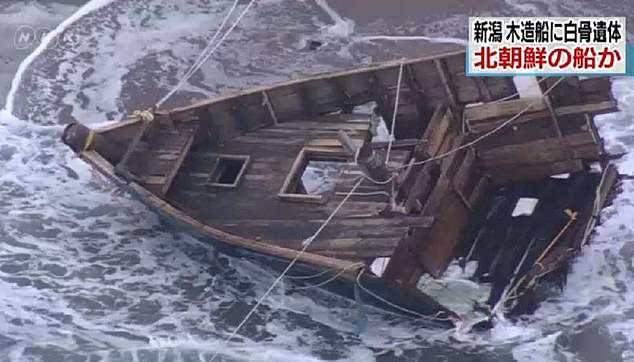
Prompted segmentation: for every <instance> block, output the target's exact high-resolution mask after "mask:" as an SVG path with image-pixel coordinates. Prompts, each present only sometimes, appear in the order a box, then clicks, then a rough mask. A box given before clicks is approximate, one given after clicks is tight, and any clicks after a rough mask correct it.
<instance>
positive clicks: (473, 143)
mask: <svg viewBox="0 0 634 362" xmlns="http://www.w3.org/2000/svg"><path fill="white" fill-rule="evenodd" d="M563 80H564V78H563V77H561V78H559V79H558V80H557V81H556V82H555V83H553V85H552V86H550V87H549V88H548V89H547V90H546V91H544V94H543V95H542V97H541V98H538V99H536V100H535V101H533V102H531V103H530V104H529V105H528V106H526V107H525V108H524V109H522V110H521V111H519V112H518V113H517V114H516V115H514V116H513V117H511V118H509V119H508V120H506V121H504V122H503V123H501V124H500V125H499V126H497V127H495V128H494V129H492V130H491V131H489V132H487V133H485V134H483V135H482V136H480V137H478V138H476V139H474V140H473V141H471V142H469V143H465V144H464V145H462V146H460V147H456V148H454V149H452V150H449V151H447V152H445V153H442V154H440V155H438V156H434V157H430V158H428V159H425V160H422V161H417V162H414V163H413V165H423V164H425V163H427V162H431V161H435V160H439V159H442V158H445V157H447V156H449V155H451V154H454V153H456V152H458V151H460V150H463V149H465V148H468V147H471V146H473V145H475V144H476V143H478V142H480V141H482V140H484V139H485V138H488V137H490V136H492V135H493V134H495V133H497V132H498V131H500V130H501V129H502V128H504V127H506V126H507V125H509V124H510V123H511V122H513V121H514V120H516V119H518V118H519V117H521V116H522V115H523V114H524V113H526V112H527V111H528V110H529V109H530V108H531V107H533V106H534V105H536V104H537V103H538V102H540V101H541V100H542V98H544V97H545V96H546V95H548V93H550V92H551V91H552V90H553V89H554V88H555V87H556V86H557V85H558V84H559V83H561V81H563ZM406 167H409V165H404V166H399V167H397V168H396V169H397V170H399V169H403V168H406Z"/></svg>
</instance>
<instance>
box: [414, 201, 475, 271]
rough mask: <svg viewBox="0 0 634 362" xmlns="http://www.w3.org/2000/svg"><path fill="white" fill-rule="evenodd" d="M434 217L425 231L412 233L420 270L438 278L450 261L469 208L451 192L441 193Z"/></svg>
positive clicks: (464, 224) (465, 222)
mask: <svg viewBox="0 0 634 362" xmlns="http://www.w3.org/2000/svg"><path fill="white" fill-rule="evenodd" d="M435 214H436V215H442V216H439V217H438V218H436V219H435V221H434V224H433V225H432V227H431V229H430V230H429V231H428V232H420V233H418V234H417V233H415V234H414V235H416V236H417V240H416V241H415V245H416V254H417V255H418V259H419V262H420V265H421V266H422V267H423V269H424V270H425V271H426V272H428V273H429V274H431V275H432V276H434V277H436V278H438V277H440V276H442V274H443V272H444V271H445V269H446V268H447V266H448V265H449V263H450V262H451V260H452V259H453V256H454V249H455V248H456V245H457V244H458V241H459V239H460V237H461V235H462V231H463V229H464V227H465V226H466V224H467V220H468V216H469V210H468V209H467V208H466V207H465V206H464V204H463V203H462V201H461V200H460V198H459V197H458V195H457V194H456V193H454V192H445V193H444V194H443V197H442V200H441V202H439V203H438V208H437V210H436V212H435Z"/></svg>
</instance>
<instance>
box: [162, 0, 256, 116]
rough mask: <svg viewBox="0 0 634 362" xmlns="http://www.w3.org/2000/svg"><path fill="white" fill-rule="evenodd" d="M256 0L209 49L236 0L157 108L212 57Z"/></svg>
mask: <svg viewBox="0 0 634 362" xmlns="http://www.w3.org/2000/svg"><path fill="white" fill-rule="evenodd" d="M255 1H256V0H251V1H250V2H249V4H247V6H246V7H245V8H244V10H243V11H242V12H241V13H240V15H238V17H237V18H236V20H235V21H234V22H233V24H232V25H231V27H229V29H228V30H227V32H226V33H225V34H224V35H223V36H222V37H221V38H220V40H218V42H217V43H216V44H215V46H214V47H213V48H211V49H210V50H208V48H209V47H210V46H211V45H212V44H213V42H214V41H215V40H216V38H218V36H219V35H220V32H221V31H222V28H223V27H224V26H225V24H226V22H227V20H228V19H229V17H230V16H231V14H232V13H233V11H234V9H235V8H236V6H237V5H238V2H239V0H235V2H234V3H233V5H232V7H231V9H230V10H229V13H228V14H227V16H226V17H225V18H224V19H223V21H222V23H221V25H220V27H219V28H218V30H217V31H216V34H214V36H213V38H212V40H211V41H210V42H209V44H208V45H207V47H206V48H205V49H204V50H203V52H202V53H201V54H200V55H199V57H198V59H197V60H196V62H194V64H193V65H192V67H191V68H190V70H189V71H188V72H186V73H185V75H184V76H183V78H181V80H180V81H179V82H178V83H177V84H176V86H175V87H174V88H173V89H172V90H171V91H170V92H169V93H167V94H166V95H165V96H164V97H163V98H161V99H160V100H159V101H158V102H157V103H156V109H159V108H160V107H161V106H162V105H163V103H165V101H167V100H168V99H169V98H170V97H171V96H173V95H174V93H176V91H178V89H179V88H180V87H182V86H183V84H185V82H187V81H188V80H189V78H191V77H192V75H194V73H195V72H196V71H197V70H198V69H200V67H201V66H202V65H203V64H204V63H205V62H206V61H207V60H208V59H209V57H211V55H212V54H213V53H214V52H215V51H216V49H218V48H219V47H220V45H222V43H223V42H224V41H225V39H226V38H227V37H228V36H229V34H231V32H232V31H233V29H235V27H236V26H238V23H240V21H241V20H242V18H243V17H244V16H245V15H246V14H247V12H248V11H249V9H250V8H251V6H252V5H253V4H254V3H255ZM205 51H207V53H206V54H205Z"/></svg>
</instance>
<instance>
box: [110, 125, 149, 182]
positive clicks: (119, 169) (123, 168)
mask: <svg viewBox="0 0 634 362" xmlns="http://www.w3.org/2000/svg"><path fill="white" fill-rule="evenodd" d="M151 124H152V122H144V121H141V126H140V127H139V129H138V130H137V132H136V133H135V135H134V138H133V139H132V141H131V142H130V143H129V144H128V148H126V151H125V153H124V154H123V157H122V158H121V161H119V163H117V165H116V166H115V168H114V173H115V174H116V175H117V176H121V177H123V178H125V179H129V178H130V176H131V174H130V172H129V171H128V169H127V163H128V161H129V160H130V157H132V154H133V153H134V152H135V151H136V149H137V147H138V146H139V142H141V138H143V135H144V134H145V132H146V131H147V130H148V129H149V128H150V125H151Z"/></svg>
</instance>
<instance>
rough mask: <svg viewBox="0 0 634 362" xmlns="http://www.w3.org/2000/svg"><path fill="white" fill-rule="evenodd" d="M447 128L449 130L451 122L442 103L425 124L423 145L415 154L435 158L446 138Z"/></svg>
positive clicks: (445, 105)
mask: <svg viewBox="0 0 634 362" xmlns="http://www.w3.org/2000/svg"><path fill="white" fill-rule="evenodd" d="M449 128H451V120H450V117H449V115H448V112H447V104H446V103H445V102H443V103H441V104H439V105H438V106H437V107H436V109H435V110H434V114H433V115H432V117H431V119H430V120H429V123H428V124H427V129H426V130H425V133H424V134H423V138H422V139H423V140H424V141H425V144H424V145H421V146H419V147H418V150H417V151H415V152H418V153H420V154H426V155H430V156H432V157H433V156H436V155H437V154H438V152H439V150H440V147H441V145H442V143H443V141H444V140H445V138H446V137H447V132H448V130H449Z"/></svg>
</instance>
